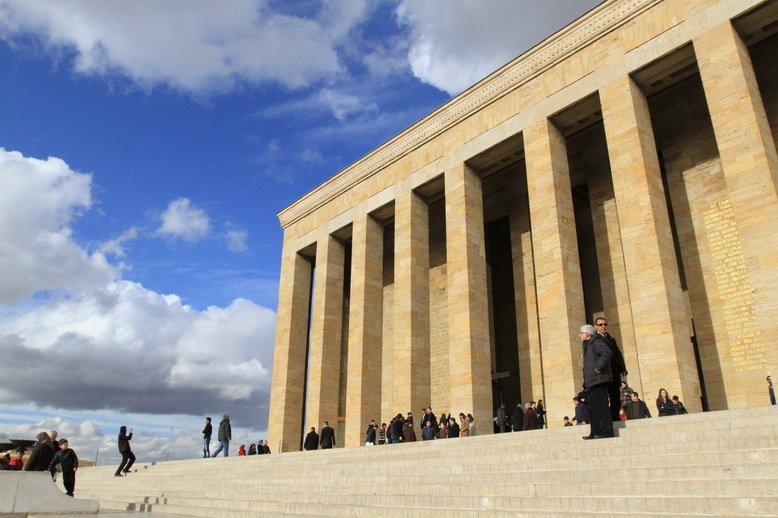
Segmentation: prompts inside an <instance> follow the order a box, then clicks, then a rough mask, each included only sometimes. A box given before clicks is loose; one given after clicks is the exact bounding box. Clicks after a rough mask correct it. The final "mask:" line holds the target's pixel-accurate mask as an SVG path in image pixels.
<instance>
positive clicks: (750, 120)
mask: <svg viewBox="0 0 778 518" xmlns="http://www.w3.org/2000/svg"><path fill="white" fill-rule="evenodd" d="M694 51H695V53H696V55H697V63H698V66H699V69H700V76H701V78H702V84H703V88H704V90H705V98H706V100H707V104H708V110H709V112H710V117H711V121H712V123H713V131H714V134H715V137H716V145H717V147H718V150H719V156H720V158H721V167H722V170H723V172H724V179H725V182H726V199H724V200H722V201H721V202H719V203H718V204H715V205H716V206H712V207H711V208H710V209H709V211H707V213H706V216H707V222H709V223H710V225H708V230H709V231H713V232H712V233H717V234H719V237H720V238H721V239H720V240H718V242H714V240H713V239H711V236H710V235H709V244H710V248H711V255H712V257H713V263H714V270H715V272H716V281H717V286H718V296H719V298H720V304H721V305H722V307H723V310H724V320H725V321H724V323H723V324H724V325H723V326H721V327H722V328H723V329H721V331H726V335H727V336H728V338H729V344H728V345H729V347H728V348H729V350H728V351H727V350H720V351H719V361H720V364H721V366H722V375H723V376H724V380H725V387H726V388H725V391H726V393H727V406H728V407H729V408H735V407H750V406H755V405H759V404H766V402H767V399H766V396H765V390H764V378H765V375H766V374H767V373H769V372H770V371H771V370H772V371H773V372H775V370H776V369H777V368H778V348H776V347H773V346H767V345H766V341H767V340H770V341H772V340H773V339H774V336H775V333H776V331H778V290H775V289H774V287H775V280H776V279H777V278H778V232H776V230H775V223H776V221H778V196H776V186H777V185H778V155H777V154H776V147H775V141H774V140H773V135H772V133H771V130H770V123H769V121H768V119H767V115H766V113H765V108H764V104H763V101H762V96H761V94H760V92H759V85H758V84H757V81H756V76H755V74H754V69H753V65H752V63H751V57H750V55H749V51H748V48H747V47H746V45H745V44H744V43H743V41H742V39H741V38H740V36H739V35H738V34H737V32H736V30H735V28H734V27H733V26H732V24H731V23H729V22H725V23H723V24H720V25H718V26H716V27H714V28H712V29H710V30H708V31H705V32H704V33H701V34H700V35H699V36H698V37H697V38H695V39H694Z"/></svg>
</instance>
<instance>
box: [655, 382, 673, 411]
mask: <svg viewBox="0 0 778 518" xmlns="http://www.w3.org/2000/svg"><path fill="white" fill-rule="evenodd" d="M656 408H657V410H659V417H667V416H669V415H676V408H675V405H674V404H673V400H672V399H670V396H669V395H668V394H667V391H666V390H665V389H663V388H660V389H659V394H658V395H657V397H656Z"/></svg>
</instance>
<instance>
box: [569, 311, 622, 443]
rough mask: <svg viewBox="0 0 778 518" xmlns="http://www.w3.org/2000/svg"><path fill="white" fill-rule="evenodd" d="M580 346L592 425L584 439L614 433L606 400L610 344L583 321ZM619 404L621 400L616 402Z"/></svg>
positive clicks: (610, 373) (611, 435) (579, 332)
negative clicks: (581, 347)
mask: <svg viewBox="0 0 778 518" xmlns="http://www.w3.org/2000/svg"><path fill="white" fill-rule="evenodd" d="M578 336H579V338H580V339H581V345H582V346H583V379H584V388H585V389H586V392H587V394H588V396H589V397H588V400H587V406H588V407H589V419H590V420H591V421H590V426H591V429H590V431H589V435H587V436H584V439H602V438H607V437H613V419H611V414H610V406H609V404H608V388H609V384H610V383H611V382H612V381H613V374H612V371H611V355H612V353H611V348H610V347H609V346H608V344H607V343H606V341H605V340H604V339H603V338H602V336H601V335H599V334H598V333H597V332H596V331H595V330H594V326H590V325H588V324H587V325H584V326H581V328H580V329H579V331H578ZM617 404H618V405H620V402H619V403H617Z"/></svg>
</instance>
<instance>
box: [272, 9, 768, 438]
mask: <svg viewBox="0 0 778 518" xmlns="http://www.w3.org/2000/svg"><path fill="white" fill-rule="evenodd" d="M693 43H694V48H695V51H696V53H697V58H698V65H699V69H700V75H701V77H702V81H703V86H704V89H705V95H706V98H707V102H708V107H709V110H710V114H711V119H712V121H713V127H714V130H715V136H716V140H717V145H718V147H719V152H720V159H721V163H722V168H723V171H724V174H725V177H726V182H727V189H728V194H729V198H730V200H731V202H732V206H733V211H734V215H735V219H736V220H737V221H738V229H739V231H740V235H741V239H742V242H743V250H744V251H745V252H744V253H745V255H746V262H747V264H748V265H749V268H750V269H749V280H750V282H751V284H752V285H753V287H754V288H755V290H756V291H755V293H757V295H756V296H758V297H759V300H758V303H757V304H756V305H755V307H757V308H759V310H758V315H757V317H758V319H759V323H760V329H762V330H768V329H773V328H774V327H775V326H776V324H775V322H776V321H778V318H776V311H778V310H777V309H776V308H778V303H777V302H778V301H776V298H778V293H776V290H774V289H772V290H771V289H767V288H768V287H770V286H772V285H774V279H775V275H776V271H775V265H778V258H777V257H776V254H778V242H777V241H776V239H777V238H776V237H775V236H776V235H778V234H776V233H772V232H769V231H768V229H769V227H768V226H767V224H766V223H767V222H769V221H774V220H776V216H778V214H777V213H776V210H778V203H777V202H778V200H777V199H776V192H775V186H776V183H777V181H776V179H777V178H778V158H776V153H775V145H774V142H773V140H772V135H771V133H770V129H769V125H768V123H767V117H766V115H765V112H764V107H763V104H762V103H761V102H760V95H759V91H758V87H757V84H756V80H755V77H754V73H753V68H752V66H751V63H750V58H749V55H748V50H747V49H746V47H745V45H744V44H743V42H742V41H741V40H740V38H739V36H738V35H737V33H736V32H735V30H734V28H733V27H732V26H731V25H730V24H729V23H727V24H723V25H721V26H719V27H716V28H715V29H713V30H711V31H708V32H707V33H705V34H703V35H702V36H700V37H699V38H698V39H697V40H695V41H694V42H693ZM599 94H600V102H601V107H602V113H603V120H604V128H605V135H606V142H607V147H608V154H609V159H610V166H611V167H610V168H611V177H612V195H613V196H612V197H613V198H614V199H615V203H613V204H604V205H602V208H601V210H602V211H603V215H602V217H601V218H595V232H596V234H597V235H602V236H605V237H604V239H605V240H606V241H607V243H606V244H604V245H600V244H595V243H592V246H606V247H607V249H608V253H607V254H605V257H606V258H607V260H606V261H602V260H601V261H599V262H600V264H599V266H600V268H601V269H603V268H608V269H609V271H610V275H609V276H607V277H610V278H611V279H612V280H613V286H611V289H608V290H606V291H607V293H608V294H609V296H607V297H604V303H605V305H606V309H607V311H608V312H610V311H613V314H614V315H618V320H619V322H620V324H621V325H620V330H621V333H622V336H621V340H622V342H621V343H622V347H623V348H624V350H625V355H626V356H627V357H628V358H630V357H631V358H634V359H635V364H634V365H631V366H630V367H631V369H632V373H633V374H636V375H637V376H639V380H640V384H641V385H642V386H644V387H647V388H654V387H658V386H669V387H672V389H673V392H676V393H679V395H680V396H681V398H682V399H683V400H684V401H686V402H687V406H689V407H690V408H692V409H696V408H699V404H698V403H697V402H698V396H699V391H700V388H699V381H698V377H697V371H696V361H695V358H694V353H693V350H692V348H691V347H690V346H689V331H688V327H689V326H688V314H687V311H686V306H685V301H684V294H683V292H682V288H681V282H680V277H679V272H678V265H677V262H676V256H675V248H674V244H673V236H672V230H671V226H670V221H669V218H668V209H667V202H666V197H665V193H664V187H663V183H662V173H661V170H660V166H659V161H658V158H657V150H656V147H655V143H654V136H653V131H652V127H651V118H650V114H649V110H648V104H647V101H646V99H645V96H644V95H643V93H642V92H641V91H640V89H639V87H638V86H637V85H636V84H635V83H634V82H633V81H632V79H631V78H630V77H629V76H626V75H625V76H623V77H621V78H618V79H617V80H615V81H613V82H611V83H610V84H607V85H605V86H604V87H602V88H601V90H600V92H599ZM753 135H757V136H759V138H757V139H754V138H753ZM523 138H524V148H525V157H526V176H527V187H528V204H529V214H530V221H529V222H526V221H521V217H520V216H519V215H518V214H513V213H512V214H511V228H512V230H511V232H512V240H513V245H512V246H513V250H514V261H516V259H515V258H516V254H520V255H521V256H522V257H525V258H526V257H527V256H528V255H531V257H532V261H531V262H529V261H526V260H524V261H521V264H522V265H524V267H523V268H521V269H518V270H517V269H516V268H514V277H515V290H516V293H517V296H518V294H521V295H522V296H523V298H524V304H523V306H521V307H522V308H523V311H524V312H523V313H522V314H521V315H517V316H518V317H520V318H521V319H524V320H526V322H523V323H522V324H524V323H526V326H521V327H522V328H523V329H526V330H527V331H526V333H525V336H521V337H520V338H521V339H527V340H531V341H533V338H534V341H533V344H531V346H530V347H529V348H527V354H525V355H524V356H522V357H521V358H520V360H521V361H520V368H521V373H522V379H523V380H524V379H525V377H526V379H529V380H532V382H531V384H532V387H533V390H537V388H541V389H542V391H543V396H544V399H545V400H546V403H547V408H548V409H549V422H550V423H556V422H559V421H561V417H562V415H564V413H566V412H567V411H568V410H569V407H570V404H569V403H570V398H571V396H572V395H574V394H575V393H576V392H577V391H578V390H579V388H580V386H581V355H580V344H579V343H578V342H577V329H578V326H580V325H581V324H583V323H584V322H585V315H584V300H583V289H582V284H581V268H580V264H579V254H578V244H577V235H576V228H575V216H574V212H573V201H572V190H571V185H570V174H569V167H568V163H567V150H566V144H565V138H564V136H563V135H562V134H561V133H560V132H559V130H558V129H557V128H556V127H555V126H554V125H553V123H552V122H551V121H550V120H548V119H543V120H541V121H538V122H536V123H534V124H532V125H530V126H529V127H527V128H525V129H524V131H523ZM444 180H445V203H446V208H445V213H446V253H447V305H448V308H447V311H448V344H449V373H450V376H449V379H448V383H449V387H450V396H449V397H450V399H449V408H450V409H451V410H452V411H461V410H464V411H466V412H467V411H472V412H473V414H474V415H475V416H476V418H477V419H478V420H479V421H478V422H480V423H482V425H481V426H480V427H479V432H481V433H483V432H485V431H488V429H489V423H490V421H491V415H492V393H491V391H492V384H491V358H490V344H489V327H488V326H489V324H488V303H487V297H488V292H487V290H488V288H487V275H486V257H485V245H484V242H485V239H484V222H483V198H482V192H481V180H480V178H479V177H478V175H477V174H476V173H475V172H473V171H472V170H470V169H469V168H468V167H467V166H466V165H465V164H464V163H460V164H457V165H455V166H453V167H450V168H449V169H447V170H446V171H445V173H444ZM601 184H603V185H605V187H602V189H606V190H609V189H610V188H611V186H610V185H609V184H608V182H607V181H606V182H601ZM592 196H593V197H594V198H595V199H596V198H597V197H600V198H601V199H608V198H609V196H610V193H609V192H598V191H597V190H594V191H593V192H592ZM528 223H529V225H531V233H530V232H526V230H528V228H527V224H528ZM598 225H599V226H598ZM521 229H524V230H525V231H522V230H521ZM290 248H291V246H290V244H289V242H288V241H285V246H284V252H283V254H284V255H283V263H282V272H281V288H280V295H279V307H278V326H277V335H276V336H277V338H276V352H275V360H274V368H273V386H272V397H271V407H270V417H269V436H270V440H271V441H273V442H272V443H271V444H275V445H276V447H278V448H279V449H280V450H281V451H287V450H297V449H299V447H300V440H301V433H302V418H303V416H302V410H301V409H302V404H303V398H304V397H305V398H306V404H305V419H306V422H308V423H310V424H311V425H314V426H317V425H318V426H320V425H321V423H322V421H324V420H327V419H329V420H333V419H335V417H336V416H337V414H338V390H339V379H340V372H339V365H340V361H339V358H338V357H336V356H337V355H339V354H340V344H341V334H342V332H343V329H341V327H342V312H343V306H342V304H343V302H342V300H343V275H344V271H343V265H344V249H343V244H342V243H341V242H339V241H338V240H337V239H336V238H334V237H333V236H331V235H327V236H325V237H323V238H322V239H320V240H319V241H318V242H317V244H316V277H317V279H316V282H315V283H314V286H315V288H314V290H313V297H312V299H313V304H314V306H313V314H312V316H311V321H310V354H308V352H307V347H306V346H307V339H308V336H307V333H308V311H309V309H310V308H309V300H310V298H311V297H310V294H309V293H308V291H309V290H310V286H311V277H312V270H311V264H310V262H309V261H307V260H306V259H305V258H304V257H302V256H301V255H300V254H299V253H297V252H298V251H297V250H294V249H290ZM394 254H395V258H394V260H395V263H394V264H395V266H394V268H395V271H394V308H393V311H394V336H393V337H392V338H393V339H392V347H393V351H392V354H391V357H392V363H393V366H392V369H393V373H392V378H393V382H392V383H393V385H392V408H394V409H396V411H401V410H402V411H405V410H418V409H419V408H421V407H423V406H427V405H429V404H430V384H431V380H430V364H429V362H430V356H429V335H430V321H429V314H430V311H429V290H428V284H429V230H428V207H427V205H426V203H425V202H424V201H423V200H422V199H421V198H419V197H418V196H417V195H416V194H415V193H414V192H413V191H412V190H411V189H410V188H408V189H406V190H405V191H404V193H403V194H400V195H399V196H398V197H397V198H396V199H395V250H394ZM602 257H603V255H602V254H598V258H602ZM765 257H767V258H768V260H767V261H766V260H765ZM382 265H383V228H382V227H381V225H380V224H379V223H378V222H377V221H375V220H374V219H373V218H372V217H371V216H370V215H369V214H367V213H365V212H364V211H363V212H361V213H360V214H359V215H358V216H357V217H356V219H355V220H354V222H353V230H352V271H351V294H350V310H349V311H350V312H349V318H348V322H349V329H348V374H347V388H346V392H347V394H346V419H345V430H346V445H347V446H354V445H358V444H359V443H360V441H361V440H363V434H364V426H365V424H366V423H367V422H368V421H369V419H371V418H379V417H380V415H381V413H380V410H381V388H380V387H381V346H382V337H381V329H382V304H383V300H382V297H383V291H382ZM602 277H603V278H605V277H606V276H605V275H603V276H602ZM771 283H772V284H771ZM519 307H520V306H519V305H517V313H518V312H519V310H518V308H519ZM534 315H536V316H537V319H536V320H535V319H534V318H533V316H534ZM719 353H720V354H724V353H723V352H722V351H719ZM306 356H307V357H308V372H307V373H306V372H304V371H305V364H306ZM638 358H639V361H637V360H638ZM538 370H539V371H540V372H538ZM306 376H307V382H306ZM304 387H307V388H306V389H305V390H306V391H307V394H305V395H304V394H303V388H304ZM535 394H537V395H538V396H539V395H540V394H539V393H538V392H535Z"/></svg>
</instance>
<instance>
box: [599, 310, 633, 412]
mask: <svg viewBox="0 0 778 518" xmlns="http://www.w3.org/2000/svg"><path fill="white" fill-rule="evenodd" d="M594 329H595V331H596V332H597V334H598V335H599V336H600V338H602V339H603V341H604V342H605V344H606V345H607V346H608V348H610V351H611V375H612V376H613V379H612V380H611V382H610V383H609V384H608V398H609V400H610V406H609V408H610V412H611V420H612V421H618V420H619V408H621V376H626V375H627V374H628V373H627V366H626V364H625V363H624V355H623V354H621V349H619V346H618V344H617V343H616V339H615V338H613V336H611V335H610V334H609V333H608V320H607V319H605V317H598V318H595V319H594Z"/></svg>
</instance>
